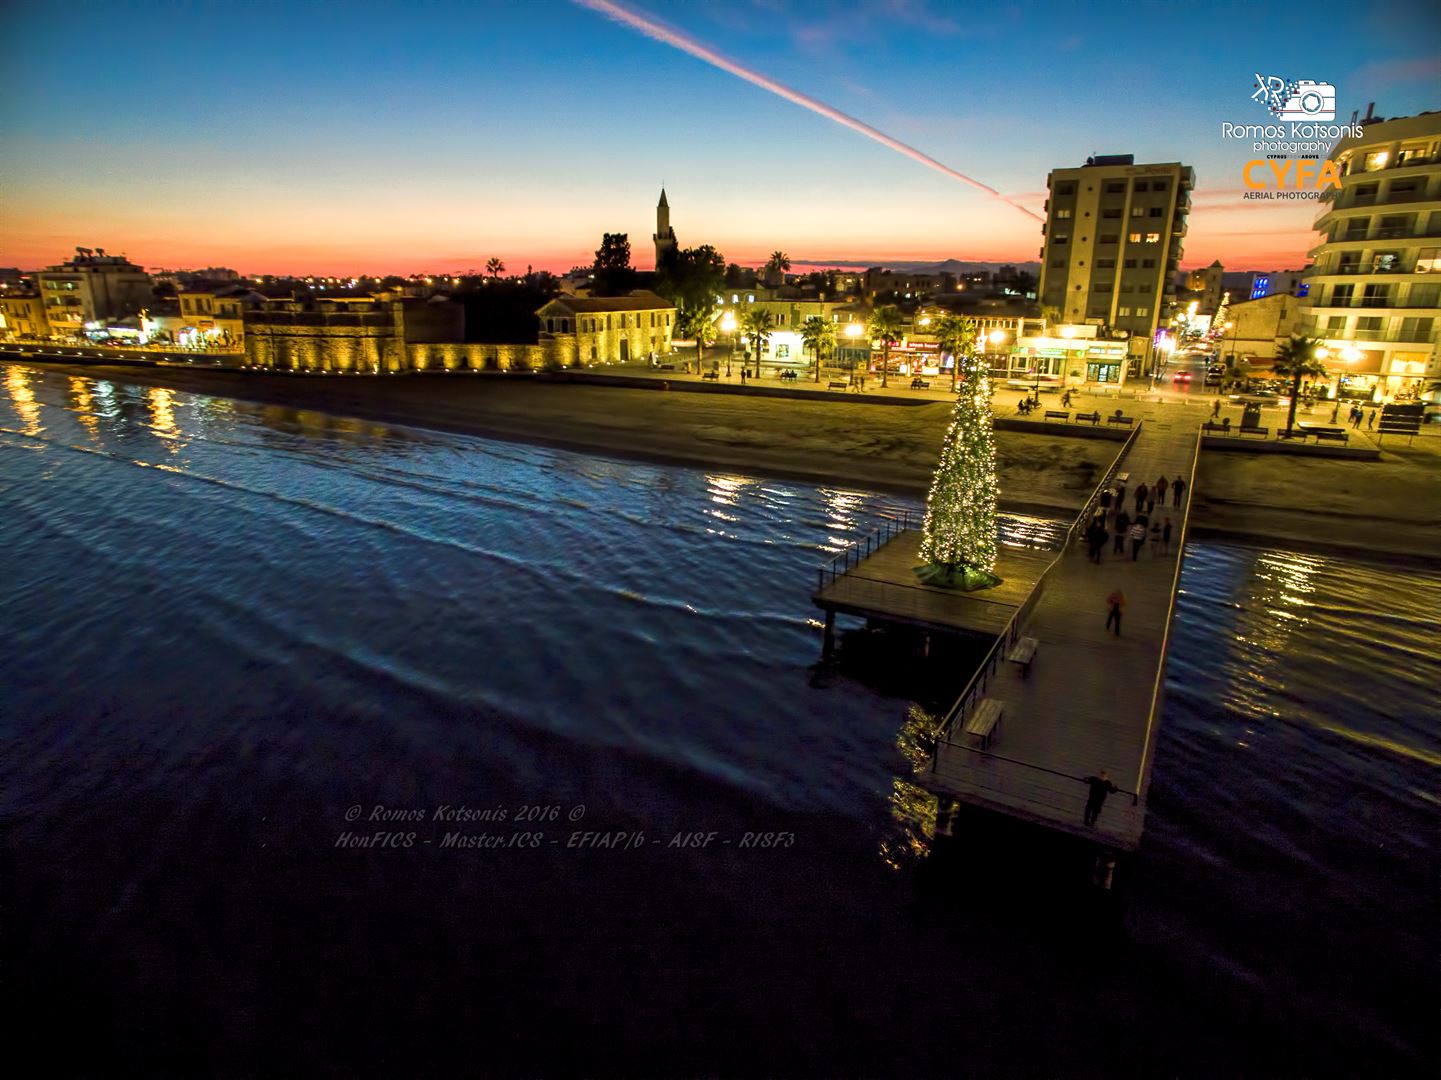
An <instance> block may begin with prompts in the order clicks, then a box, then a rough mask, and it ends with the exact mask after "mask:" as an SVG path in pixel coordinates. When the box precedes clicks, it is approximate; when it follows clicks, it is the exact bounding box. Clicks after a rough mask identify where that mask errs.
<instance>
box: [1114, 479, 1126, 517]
mask: <svg viewBox="0 0 1441 1080" xmlns="http://www.w3.org/2000/svg"><path fill="white" fill-rule="evenodd" d="M1125 505H1126V485H1125V484H1124V483H1120V482H1118V483H1117V484H1116V512H1117V513H1119V512H1120V511H1121V509H1122V508H1123V507H1125Z"/></svg>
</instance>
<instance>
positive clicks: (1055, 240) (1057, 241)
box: [1051, 236, 1071, 247]
mask: <svg viewBox="0 0 1441 1080" xmlns="http://www.w3.org/2000/svg"><path fill="white" fill-rule="evenodd" d="M1070 242H1071V238H1070V237H1069V236H1055V237H1052V238H1051V244H1052V246H1053V247H1060V246H1061V245H1062V244H1069V243H1070Z"/></svg>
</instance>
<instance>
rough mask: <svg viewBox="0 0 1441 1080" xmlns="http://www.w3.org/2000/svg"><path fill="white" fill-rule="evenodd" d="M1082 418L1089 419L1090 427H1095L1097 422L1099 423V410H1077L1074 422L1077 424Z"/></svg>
mask: <svg viewBox="0 0 1441 1080" xmlns="http://www.w3.org/2000/svg"><path fill="white" fill-rule="evenodd" d="M1082 420H1089V421H1090V422H1091V426H1092V427H1095V426H1096V425H1097V424H1099V423H1100V422H1101V413H1100V411H1099V410H1097V411H1096V412H1089V413H1085V412H1078V413H1077V414H1076V423H1078V424H1079V423H1080V422H1081V421H1082Z"/></svg>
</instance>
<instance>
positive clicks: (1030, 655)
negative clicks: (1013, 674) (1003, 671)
mask: <svg viewBox="0 0 1441 1080" xmlns="http://www.w3.org/2000/svg"><path fill="white" fill-rule="evenodd" d="M1039 644H1040V642H1039V641H1037V640H1036V639H1035V638H1033V637H1023V638H1017V639H1016V643H1015V644H1014V645H1012V646H1011V651H1010V652H1009V653H1007V654H1006V659H1007V660H1009V661H1010V662H1011V663H1013V664H1020V665H1021V678H1023V679H1025V678H1029V677H1030V674H1031V661H1032V660H1034V659H1035V657H1036V646H1037V645H1039Z"/></svg>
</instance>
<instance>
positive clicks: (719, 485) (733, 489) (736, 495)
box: [705, 473, 756, 521]
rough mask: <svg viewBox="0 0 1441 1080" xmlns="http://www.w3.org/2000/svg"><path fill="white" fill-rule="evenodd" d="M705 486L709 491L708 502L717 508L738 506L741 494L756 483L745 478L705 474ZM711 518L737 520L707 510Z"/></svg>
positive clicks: (722, 474)
mask: <svg viewBox="0 0 1441 1080" xmlns="http://www.w3.org/2000/svg"><path fill="white" fill-rule="evenodd" d="M705 481H706V486H707V488H708V489H709V490H710V501H711V502H713V503H716V504H717V505H719V506H739V505H740V501H741V494H742V493H743V492H744V491H745V489H746V488H748V487H751V486H752V485H754V484H755V483H756V481H754V480H752V479H750V477H747V476H728V475H726V474H724V473H707V474H706V478H705ZM706 512H707V513H708V514H710V515H711V516H712V517H717V518H720V519H721V520H722V521H736V520H738V519H737V518H735V517H733V516H732V515H730V514H725V513H722V512H720V511H719V510H707V511H706Z"/></svg>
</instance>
